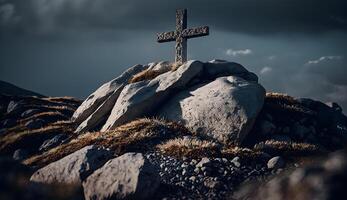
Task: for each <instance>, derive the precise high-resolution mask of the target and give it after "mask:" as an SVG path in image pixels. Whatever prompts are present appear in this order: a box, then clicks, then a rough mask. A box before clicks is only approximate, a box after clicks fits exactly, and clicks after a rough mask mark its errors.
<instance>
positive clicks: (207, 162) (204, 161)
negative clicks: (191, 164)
mask: <svg viewBox="0 0 347 200" xmlns="http://www.w3.org/2000/svg"><path fill="white" fill-rule="evenodd" d="M210 165H211V160H210V159H209V158H207V157H204V158H202V159H201V160H200V162H199V163H198V164H196V167H208V166H210Z"/></svg>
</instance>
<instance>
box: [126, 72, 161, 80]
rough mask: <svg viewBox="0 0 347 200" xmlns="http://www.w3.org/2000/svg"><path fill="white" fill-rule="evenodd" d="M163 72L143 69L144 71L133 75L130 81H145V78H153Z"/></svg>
mask: <svg viewBox="0 0 347 200" xmlns="http://www.w3.org/2000/svg"><path fill="white" fill-rule="evenodd" d="M162 73H163V72H161V71H154V70H145V71H142V72H140V73H138V74H136V75H135V76H133V77H132V78H131V79H130V80H129V83H136V82H140V81H145V80H152V79H154V78H155V77H157V76H159V75H160V74H162Z"/></svg>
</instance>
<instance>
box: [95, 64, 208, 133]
mask: <svg viewBox="0 0 347 200" xmlns="http://www.w3.org/2000/svg"><path fill="white" fill-rule="evenodd" d="M202 69H203V64H202V63H201V62H199V61H189V62H187V63H185V64H184V65H182V66H180V67H179V68H178V69H177V70H176V71H168V72H166V73H164V74H161V75H159V76H157V77H156V78H154V79H153V80H149V81H140V82H137V83H132V84H129V85H127V86H125V87H124V89H123V91H122V92H121V94H120V96H119V98H118V99H117V102H116V104H115V106H114V107H113V110H112V112H111V115H110V116H109V118H108V120H107V121H106V123H105V125H104V126H103V128H102V129H101V130H102V131H105V130H110V129H112V128H114V127H116V126H118V125H120V124H123V123H126V122H128V121H131V120H134V119H136V118H139V117H142V116H144V115H149V114H150V113H153V111H155V110H156V108H158V106H159V105H160V104H162V103H164V101H165V100H166V99H167V98H168V97H169V96H170V95H173V93H174V92H175V91H176V90H179V89H182V88H184V87H186V86H187V84H188V83H189V82H190V81H191V80H192V79H193V78H194V77H196V76H197V75H198V74H199V73H200V72H201V71H202Z"/></svg>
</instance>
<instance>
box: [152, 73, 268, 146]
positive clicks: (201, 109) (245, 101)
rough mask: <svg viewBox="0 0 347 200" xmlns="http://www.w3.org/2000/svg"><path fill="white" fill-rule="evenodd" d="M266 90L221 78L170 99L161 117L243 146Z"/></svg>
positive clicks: (236, 78)
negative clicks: (241, 143)
mask: <svg viewBox="0 0 347 200" xmlns="http://www.w3.org/2000/svg"><path fill="white" fill-rule="evenodd" d="M264 96H265V89H264V88H263V87H262V86H261V85H260V84H258V83H256V82H249V81H246V80H244V79H242V78H240V77H236V76H228V77H221V78H218V79H216V80H215V81H213V82H211V83H208V84H206V85H198V86H194V87H192V88H190V89H187V90H185V91H182V92H180V93H178V94H177V95H175V96H174V97H173V98H171V99H170V100H169V101H168V103H166V104H165V105H164V106H163V107H162V109H161V110H159V112H158V115H159V116H161V117H164V118H166V119H169V120H174V121H180V122H182V123H183V124H185V125H186V126H187V127H190V128H192V129H193V130H194V131H196V132H199V133H204V134H206V135H209V136H212V137H213V138H215V139H218V140H219V141H221V142H225V143H228V142H235V143H240V142H242V140H243V138H244V137H245V136H246V135H247V134H248V132H249V131H250V130H251V128H252V126H253V123H254V121H255V119H256V117H257V115H258V113H259V112H260V110H261V108H262V106H263V102H264Z"/></svg>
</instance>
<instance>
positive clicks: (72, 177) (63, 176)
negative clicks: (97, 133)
mask: <svg viewBox="0 0 347 200" xmlns="http://www.w3.org/2000/svg"><path fill="white" fill-rule="evenodd" d="M110 157H111V153H110V152H109V151H108V150H106V149H103V148H99V147H96V146H94V145H91V146H87V147H84V148H83V149H80V150H78V151H76V152H74V153H72V154H70V155H68V156H66V157H64V158H62V159H60V160H58V161H56V162H53V163H51V164H49V165H47V166H45V167H43V168H41V169H39V170H37V171H36V172H35V173H34V174H33V175H32V176H31V178H30V180H31V181H33V182H40V183H47V184H50V183H67V184H80V183H81V182H82V181H83V180H84V179H85V178H86V177H87V176H88V175H90V174H91V173H92V172H93V171H94V170H96V169H97V168H99V167H100V166H102V165H103V164H104V163H105V162H106V161H107V160H108V159H109V158H110Z"/></svg>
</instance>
